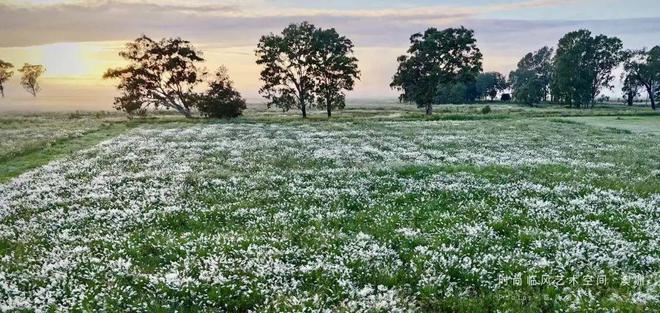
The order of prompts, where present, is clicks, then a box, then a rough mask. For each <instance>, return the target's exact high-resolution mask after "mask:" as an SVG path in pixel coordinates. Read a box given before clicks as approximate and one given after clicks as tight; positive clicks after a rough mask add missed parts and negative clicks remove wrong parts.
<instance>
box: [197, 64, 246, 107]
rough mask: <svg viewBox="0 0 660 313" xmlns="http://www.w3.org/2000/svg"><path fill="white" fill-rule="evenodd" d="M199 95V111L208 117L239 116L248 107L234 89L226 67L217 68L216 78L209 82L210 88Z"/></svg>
mask: <svg viewBox="0 0 660 313" xmlns="http://www.w3.org/2000/svg"><path fill="white" fill-rule="evenodd" d="M198 97H199V98H198V99H197V102H196V106H197V108H198V109H199V112H200V113H201V114H202V115H204V116H207V117H213V118H232V117H238V116H240V115H241V114H243V110H245V108H246V107H247V106H246V104H245V99H243V97H241V94H240V93H239V92H238V91H237V90H236V89H234V86H233V82H232V81H231V80H230V79H229V75H228V74H227V69H226V68H225V67H220V68H219V69H218V70H217V72H216V73H215V79H214V80H213V81H211V82H210V83H209V90H208V91H207V92H206V93H204V94H201V95H199V96H198Z"/></svg>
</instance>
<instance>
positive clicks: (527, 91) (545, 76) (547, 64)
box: [509, 47, 554, 105]
mask: <svg viewBox="0 0 660 313" xmlns="http://www.w3.org/2000/svg"><path fill="white" fill-rule="evenodd" d="M553 52H554V50H553V49H552V48H548V47H543V48H541V49H539V50H537V51H534V52H530V53H528V54H526V55H525V56H524V57H523V58H522V59H521V60H520V61H519V62H518V66H517V68H516V70H515V71H512V72H511V73H510V74H509V84H510V85H511V88H512V89H513V97H514V98H515V99H516V100H518V101H520V102H523V103H526V104H530V105H531V104H534V103H537V102H540V101H543V100H547V97H548V93H549V86H550V82H551V79H552V53H553Z"/></svg>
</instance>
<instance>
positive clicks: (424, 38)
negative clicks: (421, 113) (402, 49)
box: [390, 27, 482, 115]
mask: <svg viewBox="0 0 660 313" xmlns="http://www.w3.org/2000/svg"><path fill="white" fill-rule="evenodd" d="M481 58H482V54H481V52H480V51H479V48H477V40H476V39H475V38H474V31H472V30H469V29H466V28H464V27H461V28H447V29H445V30H442V31H439V30H437V29H435V28H429V29H427V30H426V31H425V32H424V34H414V35H412V36H411V37H410V48H409V49H408V53H407V54H406V55H402V56H400V57H399V58H397V61H398V62H399V67H398V69H397V72H396V74H395V75H394V77H393V78H392V83H391V84H390V87H392V88H394V89H396V90H398V91H400V92H401V95H400V96H399V100H400V101H405V102H414V103H416V104H417V106H418V107H424V108H426V114H427V115H431V114H432V113H433V101H434V99H435V98H436V97H437V95H438V93H439V92H438V89H439V88H448V87H447V86H453V85H455V84H458V83H462V84H464V86H465V85H467V84H469V83H473V82H474V81H475V78H476V76H477V74H479V72H481V66H482V65H481ZM456 88H459V87H456ZM449 90H451V87H449Z"/></svg>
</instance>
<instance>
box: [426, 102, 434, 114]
mask: <svg viewBox="0 0 660 313" xmlns="http://www.w3.org/2000/svg"><path fill="white" fill-rule="evenodd" d="M432 114H433V105H432V104H430V103H429V104H427V105H426V115H432Z"/></svg>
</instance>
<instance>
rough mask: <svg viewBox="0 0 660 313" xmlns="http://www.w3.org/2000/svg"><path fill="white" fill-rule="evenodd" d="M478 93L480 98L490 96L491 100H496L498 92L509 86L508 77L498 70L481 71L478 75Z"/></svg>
mask: <svg viewBox="0 0 660 313" xmlns="http://www.w3.org/2000/svg"><path fill="white" fill-rule="evenodd" d="M476 87H477V93H478V94H479V98H483V97H489V98H490V101H491V102H492V101H494V100H495V97H497V94H498V93H499V92H501V91H504V90H505V89H506V88H508V87H509V86H508V84H507V82H506V78H505V77H504V75H502V74H500V73H498V72H487V73H480V74H479V75H478V76H477V83H476Z"/></svg>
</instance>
